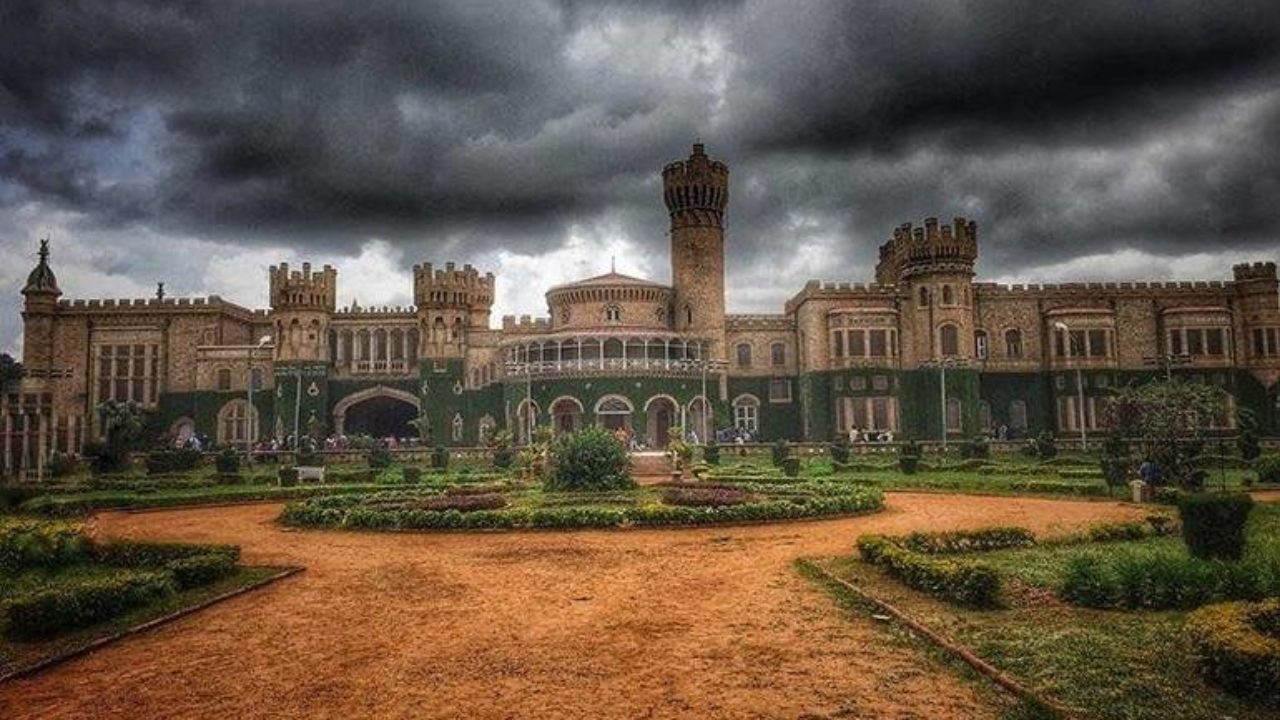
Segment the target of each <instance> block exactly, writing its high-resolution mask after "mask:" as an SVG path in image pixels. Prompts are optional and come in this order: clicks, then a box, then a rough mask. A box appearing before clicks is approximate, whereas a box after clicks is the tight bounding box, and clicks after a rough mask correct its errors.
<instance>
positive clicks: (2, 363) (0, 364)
mask: <svg viewBox="0 0 1280 720" xmlns="http://www.w3.org/2000/svg"><path fill="white" fill-rule="evenodd" d="M21 377H22V363H20V362H18V361H17V360H14V359H13V356H12V355H10V354H9V353H0V391H4V390H8V389H9V385H10V383H16V382H17V381H18V380H19V379H20V378H21Z"/></svg>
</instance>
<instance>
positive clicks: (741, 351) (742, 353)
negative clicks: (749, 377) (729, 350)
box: [737, 343, 751, 367]
mask: <svg viewBox="0 0 1280 720" xmlns="http://www.w3.org/2000/svg"><path fill="white" fill-rule="evenodd" d="M737 354H738V367H750V366H751V344H750V343H738V347H737Z"/></svg>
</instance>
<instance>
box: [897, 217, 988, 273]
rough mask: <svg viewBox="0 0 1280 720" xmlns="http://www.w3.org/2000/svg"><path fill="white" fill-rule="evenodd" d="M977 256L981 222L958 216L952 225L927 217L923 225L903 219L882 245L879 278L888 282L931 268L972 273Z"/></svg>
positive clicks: (925, 271) (935, 270)
mask: <svg viewBox="0 0 1280 720" xmlns="http://www.w3.org/2000/svg"><path fill="white" fill-rule="evenodd" d="M977 259H978V224H977V223H976V222H974V221H972V220H966V219H965V218H963V217H956V218H955V219H953V220H952V222H951V224H950V225H940V224H939V223H938V218H936V217H931V218H926V219H925V221H924V225H923V226H922V227H916V226H914V225H913V224H912V223H903V224H902V225H899V226H898V227H896V228H894V230H893V236H892V237H891V238H890V239H889V240H888V242H885V243H884V244H882V245H881V246H880V259H879V262H878V263H877V265H876V279H877V280H878V281H879V282H882V283H887V282H890V281H896V280H898V279H901V278H906V277H911V276H913V275H920V274H923V273H930V272H964V273H969V274H972V273H973V263H974V261H976V260H977Z"/></svg>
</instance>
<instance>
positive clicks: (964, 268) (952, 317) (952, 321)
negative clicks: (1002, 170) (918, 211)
mask: <svg viewBox="0 0 1280 720" xmlns="http://www.w3.org/2000/svg"><path fill="white" fill-rule="evenodd" d="M977 259H978V225H977V223H976V222H973V221H972V220H966V219H965V218H963V217H957V218H955V219H954V220H953V221H952V223H951V224H950V225H940V224H939V223H938V219H937V218H927V219H926V220H925V221H924V226H923V227H914V226H913V225H912V224H911V223H906V224H904V225H901V226H899V227H897V228H895V229H894V231H893V237H892V238H891V239H890V240H889V241H888V242H886V243H885V244H883V245H881V246H880V260H879V262H878V263H877V264H876V282H878V283H882V284H886V285H889V284H896V285H898V286H899V287H901V288H902V290H903V293H904V295H905V296H906V297H905V298H904V300H905V304H904V305H903V308H904V310H905V309H906V308H910V310H911V312H909V313H908V312H903V315H902V323H903V325H904V326H909V327H910V329H911V332H908V333H904V341H906V339H907V338H910V339H911V340H910V342H909V345H910V346H904V347H903V357H904V359H906V360H907V361H909V362H910V361H913V360H914V361H917V362H918V361H920V360H926V359H931V358H938V357H942V356H955V357H960V358H972V357H973V355H974V305H973V275H974V272H973V267H974V263H975V262H976V261H977Z"/></svg>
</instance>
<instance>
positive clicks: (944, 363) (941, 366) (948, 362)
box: [920, 357, 965, 452]
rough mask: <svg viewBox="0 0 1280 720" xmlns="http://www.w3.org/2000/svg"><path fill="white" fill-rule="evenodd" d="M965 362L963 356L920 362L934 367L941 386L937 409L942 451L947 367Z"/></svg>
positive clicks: (945, 442) (945, 412)
mask: <svg viewBox="0 0 1280 720" xmlns="http://www.w3.org/2000/svg"><path fill="white" fill-rule="evenodd" d="M964 364H965V360H964V358H959V357H946V358H939V359H937V360H926V361H924V362H922V363H920V366H921V367H936V368H938V372H939V379H940V381H941V382H940V385H941V386H942V389H941V393H940V395H939V400H938V403H939V405H938V409H939V410H940V412H941V415H942V451H943V452H946V451H947V368H948V367H962V366H964Z"/></svg>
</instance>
